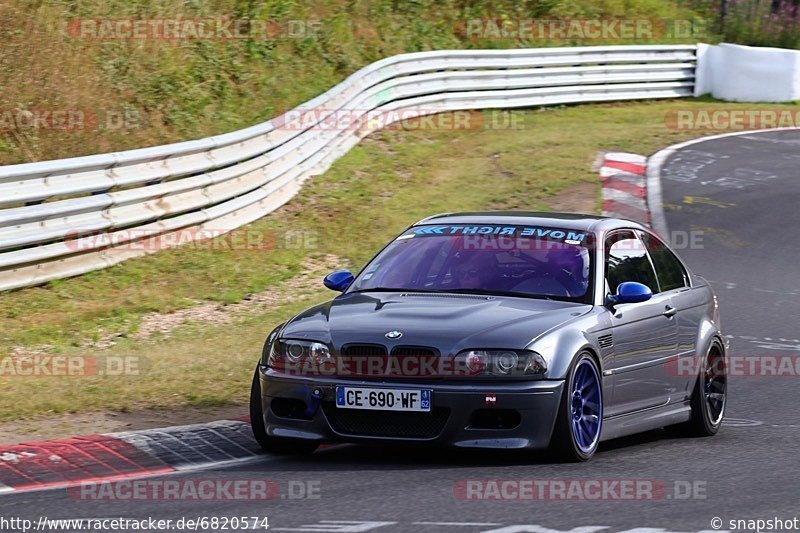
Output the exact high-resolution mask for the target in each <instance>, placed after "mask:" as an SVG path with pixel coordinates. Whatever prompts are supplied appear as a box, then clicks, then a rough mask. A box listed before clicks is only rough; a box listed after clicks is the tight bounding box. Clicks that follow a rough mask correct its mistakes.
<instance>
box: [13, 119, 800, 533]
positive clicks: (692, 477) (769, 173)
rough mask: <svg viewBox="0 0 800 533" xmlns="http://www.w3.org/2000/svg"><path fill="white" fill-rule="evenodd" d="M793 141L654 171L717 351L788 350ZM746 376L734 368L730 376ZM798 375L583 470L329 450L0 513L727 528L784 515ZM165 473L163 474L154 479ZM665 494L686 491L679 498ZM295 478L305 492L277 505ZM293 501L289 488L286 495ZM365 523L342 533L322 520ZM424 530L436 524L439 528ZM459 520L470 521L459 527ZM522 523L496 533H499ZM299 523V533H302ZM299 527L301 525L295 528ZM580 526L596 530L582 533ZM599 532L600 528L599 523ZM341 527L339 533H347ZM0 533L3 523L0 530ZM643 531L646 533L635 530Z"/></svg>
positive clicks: (323, 526)
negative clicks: (218, 494) (505, 494)
mask: <svg viewBox="0 0 800 533" xmlns="http://www.w3.org/2000/svg"><path fill="white" fill-rule="evenodd" d="M798 168H800V131H774V132H768V133H755V134H747V135H739V136H733V137H725V138H720V139H716V140H710V141H706V142H703V143H699V144H694V145H691V146H688V147H685V148H683V149H680V150H678V151H677V152H676V153H675V154H674V155H673V156H671V157H670V158H669V159H668V160H667V161H666V162H665V164H664V166H663V169H662V189H663V204H664V211H665V215H666V222H667V224H668V227H669V230H670V233H671V234H672V238H673V241H676V244H677V245H678V246H679V247H681V242H678V241H681V239H682V240H683V241H684V244H685V241H687V240H688V239H689V237H691V236H692V235H693V236H694V247H689V248H688V249H681V250H680V254H681V255H682V256H683V257H684V258H685V259H686V261H687V262H688V263H689V265H690V266H691V268H692V269H693V270H694V271H695V272H696V273H698V274H700V275H704V276H705V277H707V278H708V279H709V280H710V281H711V282H712V285H713V286H714V288H715V290H716V291H717V294H718V295H719V298H720V304H721V312H722V318H723V328H724V330H725V331H726V333H727V334H728V335H730V336H731V354H733V355H734V356H740V355H753V356H759V357H773V356H782V355H788V356H792V355H793V356H800V340H798V337H800V331H798V325H797V324H798V317H800V298H799V297H800V284H798V282H797V277H798V275H799V274H800V268H798V266H797V262H798V260H799V259H800V239H798V237H797V230H798V228H800V214H798V200H800V179H798V175H800V170H798ZM745 373H746V372H745ZM797 391H798V377H797V376H793V375H786V376H780V377H733V378H731V381H730V388H729V393H730V396H729V404H728V412H727V417H728V420H727V421H726V424H725V426H724V427H723V428H722V430H721V431H720V433H719V434H718V435H717V436H716V437H714V438H707V439H688V438H683V437H679V436H676V435H674V434H672V433H671V432H665V431H657V432H651V433H648V434H644V435H640V436H636V437H633V438H626V439H620V440H617V441H612V442H608V443H605V444H604V445H602V446H601V449H600V452H599V453H598V454H597V455H596V457H595V458H594V459H593V460H592V461H591V462H590V463H587V464H578V465H570V464H550V463H548V462H547V460H546V459H545V458H540V457H531V456H527V455H524V454H516V453H514V454H511V453H508V452H502V451H500V452H489V451H486V452H462V451H451V450H446V451H426V450H417V449H412V450H408V449H403V448H390V449H380V448H370V447H356V446H339V447H333V448H328V449H325V450H322V451H320V452H317V453H316V454H314V455H313V456H311V457H308V458H302V459H295V458H277V457H268V456H264V457H263V458H257V459H255V460H250V461H248V462H243V463H239V464H235V465H231V466H228V467H225V468H218V469H215V470H213V471H209V470H204V471H194V472H184V473H180V474H175V475H171V476H168V477H169V479H175V478H180V479H182V480H207V479H228V480H233V479H237V480H240V479H261V480H263V479H269V480H275V481H276V482H278V483H279V486H280V488H281V492H282V497H278V498H275V499H273V500H269V501H231V500H226V501H212V502H202V503H198V502H196V501H178V502H176V501H150V500H145V501H142V500H136V501H123V502H119V501H111V502H109V501H96V500H92V499H80V498H78V497H75V496H74V494H70V493H68V492H67V491H65V490H50V491H44V492H31V493H19V494H9V495H6V496H3V497H2V498H0V517H5V518H8V517H27V518H31V519H34V520H38V519H39V517H41V516H43V515H45V516H47V517H48V518H98V517H108V518H111V517H129V518H135V519H142V518H146V517H157V518H172V519H175V520H177V519H179V518H181V517H200V516H218V517H225V516H227V517H234V516H248V517H249V516H268V517H269V525H270V530H273V531H277V530H281V529H285V530H295V531H346V530H349V531H372V530H376V531H386V532H389V531H423V532H424V531H455V532H460V531H463V532H473V531H474V532H477V531H490V530H501V531H506V532H511V531H544V529H543V528H549V529H550V530H556V531H569V530H571V529H573V528H578V527H587V529H582V530H579V531H582V532H586V533H590V532H591V531H601V530H603V531H624V530H631V529H635V528H663V530H667V531H702V530H712V529H714V528H713V527H712V524H711V519H712V518H713V517H719V518H721V519H722V521H723V527H722V529H728V527H727V525H728V521H729V520H731V519H769V518H774V517H778V518H781V519H792V518H794V517H795V516H798V517H800V504H798V494H800V482H799V481H798V470H799V469H800V455H799V454H798V451H800V447H799V446H798V436H799V435H800V410H798V409H797V405H798V401H797V397H798V393H797ZM164 479H166V478H164ZM488 479H495V480H500V479H506V480H507V479H512V480H519V479H537V480H548V479H558V480H631V479H637V480H652V481H654V482H656V483H658V484H659V485H660V486H663V487H664V488H665V492H664V493H662V494H661V496H660V497H659V498H658V499H656V500H650V499H645V500H634V501H613V500H612V501H609V500H601V501H563V500H551V501H477V500H462V499H459V498H457V497H456V495H455V494H456V493H455V492H454V487H455V486H457V484H458V482H459V481H461V480H488ZM675 481H678V482H679V485H680V486H681V487H685V486H686V485H687V483H683V482H688V484H693V485H694V486H696V487H699V488H700V492H696V493H695V494H694V496H693V497H690V498H682V497H679V496H683V495H684V494H683V492H682V491H681V493H680V494H679V493H676V492H675V490H674V487H675V485H674V482H675ZM306 482H311V483H312V486H313V487H316V488H318V491H319V492H318V497H314V498H310V499H309V498H304V499H293V498H291V497H290V493H289V484H290V483H293V486H295V487H297V486H299V484H305V483H306ZM295 492H297V493H298V494H299V492H301V491H295ZM326 520H327V521H364V522H367V521H372V522H391V523H390V524H371V525H369V524H367V525H360V526H359V525H356V524H344V523H333V522H327V523H323V522H322V521H326ZM424 522H452V523H453V524H450V525H442V524H438V525H432V524H423V523H424ZM469 524H471V525H469ZM515 524H516V525H528V526H532V525H538V526H540V527H539V528H535V527H517V528H513V527H512V528H509V527H507V526H511V525H515ZM303 526H306V527H303ZM309 526H310V527H309ZM588 526H596V527H595V528H588ZM603 527H605V528H608V529H602V528H603ZM348 528H349V529H348ZM7 530H9V531H13V529H7ZM651 531H652V530H651Z"/></svg>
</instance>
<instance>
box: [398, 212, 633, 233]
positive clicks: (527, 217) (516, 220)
mask: <svg viewBox="0 0 800 533" xmlns="http://www.w3.org/2000/svg"><path fill="white" fill-rule="evenodd" d="M431 224H510V225H514V226H529V225H536V226H547V227H556V228H563V229H573V230H584V231H608V230H611V229H615V228H631V227H633V228H639V229H645V228H644V227H643V226H642V225H641V224H640V223H638V222H634V221H633V220H626V219H622V218H612V217H604V216H600V215H587V214H583V213H556V212H536V211H474V212H463V213H441V214H438V215H433V216H430V217H427V218H424V219H422V220H420V221H419V222H417V223H416V224H414V226H423V225H431Z"/></svg>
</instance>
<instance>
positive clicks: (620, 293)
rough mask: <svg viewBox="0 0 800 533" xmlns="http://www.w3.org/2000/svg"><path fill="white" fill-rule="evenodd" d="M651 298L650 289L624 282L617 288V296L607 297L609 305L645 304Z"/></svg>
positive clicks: (640, 284)
mask: <svg viewBox="0 0 800 533" xmlns="http://www.w3.org/2000/svg"><path fill="white" fill-rule="evenodd" d="M652 297H653V291H651V290H650V287H648V286H647V285H644V284H643V283H638V282H636V281H626V282H623V283H620V284H619V286H618V287H617V294H614V295H612V296H609V298H608V299H609V303H610V304H611V305H616V304H635V303H639V302H646V301H647V300H649V299H650V298H652Z"/></svg>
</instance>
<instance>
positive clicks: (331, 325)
mask: <svg viewBox="0 0 800 533" xmlns="http://www.w3.org/2000/svg"><path fill="white" fill-rule="evenodd" d="M591 308H592V306H591V305H587V304H576V303H570V302H560V301H552V300H540V299H533V298H516V297H505V296H479V295H465V294H426V293H400V292H391V293H381V292H369V293H353V294H343V295H341V296H339V297H337V298H334V299H333V300H331V301H329V302H326V303H324V304H321V305H318V306H315V307H312V308H311V309H308V310H306V311H305V312H303V313H301V314H299V315H297V316H296V317H294V318H293V319H292V320H290V321H289V322H288V323H287V324H286V325H285V326H284V327H283V329H282V331H281V337H283V338H295V339H309V340H316V341H320V342H325V343H327V344H329V345H331V347H332V348H333V349H334V350H337V351H338V350H339V349H341V347H342V346H343V345H345V344H352V343H369V344H383V345H386V346H387V347H388V348H389V349H390V350H391V348H392V347H393V346H397V345H403V346H429V347H433V348H436V349H437V350H438V351H439V353H441V354H454V353H457V352H458V351H460V350H463V349H467V348H508V349H514V348H515V349H522V348H525V347H526V346H527V345H528V344H529V343H530V342H531V341H532V340H533V339H535V338H536V337H538V336H540V335H541V334H543V333H545V332H546V331H548V330H550V329H552V328H555V327H556V326H559V325H561V324H563V323H565V322H567V321H569V320H572V319H575V318H576V317H578V316H581V315H583V314H585V313H587V312H589V311H590V310H591ZM390 331H399V332H401V333H402V337H400V338H398V339H394V340H392V339H388V338H387V337H386V333H388V332H390Z"/></svg>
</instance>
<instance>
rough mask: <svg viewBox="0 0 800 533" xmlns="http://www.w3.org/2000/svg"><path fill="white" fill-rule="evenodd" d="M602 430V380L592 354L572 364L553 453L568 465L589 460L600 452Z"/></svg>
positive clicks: (551, 449)
mask: <svg viewBox="0 0 800 533" xmlns="http://www.w3.org/2000/svg"><path fill="white" fill-rule="evenodd" d="M602 428H603V380H602V378H601V377H600V370H599V368H598V367H597V363H596V362H595V360H594V358H593V357H592V356H591V354H590V353H589V352H581V353H580V354H578V356H577V357H576V358H575V361H573V363H572V365H571V367H570V370H569V373H568V374H567V379H566V380H565V382H564V391H563V392H562V394H561V403H560V406H559V409H558V415H557V418H556V426H555V429H554V431H553V438H552V440H551V442H550V454H551V455H552V456H553V457H555V458H556V459H560V460H562V461H566V462H572V463H577V462H583V461H588V460H589V459H591V458H592V456H594V454H595V452H596V451H597V446H598V445H599V443H600V432H601V430H602Z"/></svg>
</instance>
